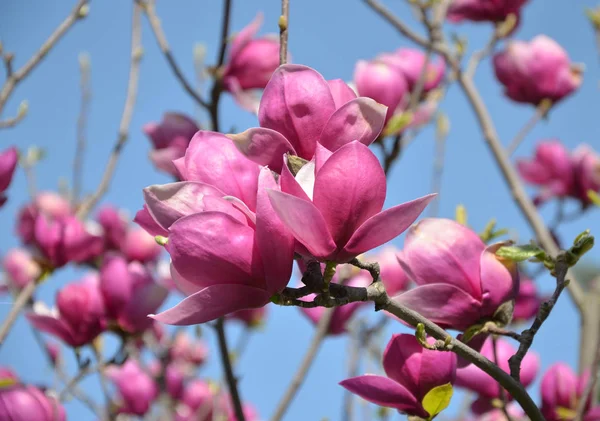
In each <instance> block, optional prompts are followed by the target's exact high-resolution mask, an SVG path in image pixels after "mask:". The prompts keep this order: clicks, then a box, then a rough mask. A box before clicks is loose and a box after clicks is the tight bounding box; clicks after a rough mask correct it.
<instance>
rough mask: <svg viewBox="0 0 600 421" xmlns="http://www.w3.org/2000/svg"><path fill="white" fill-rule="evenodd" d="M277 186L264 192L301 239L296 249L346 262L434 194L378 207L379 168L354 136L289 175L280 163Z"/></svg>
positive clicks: (400, 227) (411, 217) (393, 232)
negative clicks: (349, 140) (388, 207)
mask: <svg viewBox="0 0 600 421" xmlns="http://www.w3.org/2000/svg"><path fill="white" fill-rule="evenodd" d="M280 185H281V191H274V190H273V191H270V192H269V198H270V199H271V203H272V204H273V209H274V210H275V212H276V214H277V215H278V216H279V218H280V219H281V221H282V222H283V223H284V225H285V226H286V227H287V228H288V229H289V230H290V231H291V232H292V233H293V235H294V237H295V238H296V240H298V242H299V243H300V244H301V247H300V249H297V250H296V251H297V252H298V253H300V254H302V255H305V256H313V257H315V258H316V259H318V260H320V261H332V262H337V263H346V262H348V261H350V260H351V259H353V258H354V257H356V256H358V255H359V254H362V253H364V252H366V251H369V250H372V249H374V248H375V247H378V246H380V245H382V244H384V243H387V242H388V241H390V240H392V239H393V238H395V237H397V236H398V235H400V234H402V232H404V230H405V229H406V228H408V227H409V226H410V224H412V223H413V222H414V221H415V219H417V218H418V216H419V215H420V214H421V212H422V211H423V209H425V206H427V204H428V203H429V202H430V201H431V200H432V199H433V198H434V196H435V195H428V196H424V197H421V198H419V199H415V200H413V201H411V202H406V203H403V204H401V205H398V206H394V207H392V208H390V209H387V210H385V211H382V208H383V203H384V202H385V196H386V180H385V174H384V172H383V168H381V164H380V163H379V161H378V160H377V157H376V156H375V155H374V154H373V152H371V151H370V150H369V148H368V147H367V146H365V145H363V144H362V143H360V142H357V141H354V142H350V143H348V144H347V145H344V146H342V147H341V148H339V149H337V150H336V151H335V152H333V154H332V153H331V152H329V151H327V150H326V149H325V148H324V147H318V148H317V154H316V156H315V158H314V159H313V160H312V161H310V162H309V163H307V164H306V165H304V166H303V167H302V168H301V169H300V171H298V173H297V174H296V176H295V177H294V176H293V175H292V173H291V172H290V170H289V169H288V168H287V165H285V166H284V167H283V169H282V173H281V177H280Z"/></svg>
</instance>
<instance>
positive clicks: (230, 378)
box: [215, 317, 246, 421]
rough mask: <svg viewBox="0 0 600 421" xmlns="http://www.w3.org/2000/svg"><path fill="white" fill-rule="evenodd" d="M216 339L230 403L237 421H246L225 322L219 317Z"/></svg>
mask: <svg viewBox="0 0 600 421" xmlns="http://www.w3.org/2000/svg"><path fill="white" fill-rule="evenodd" d="M215 328H216V330H217V337H218V339H219V355H220V356H221V365H222V366H223V372H224V373H225V379H226V380H227V386H228V388H229V394H230V395H231V401H232V402H231V403H232V404H233V409H234V411H235V416H236V418H237V421H246V418H245V416H244V410H243V408H242V398H241V397H240V393H239V391H238V387H237V379H236V378H235V375H234V374H233V366H232V365H231V358H230V355H229V349H228V348H227V337H226V336H225V321H224V319H223V318H222V317H221V318H220V319H218V320H217V323H216V327H215Z"/></svg>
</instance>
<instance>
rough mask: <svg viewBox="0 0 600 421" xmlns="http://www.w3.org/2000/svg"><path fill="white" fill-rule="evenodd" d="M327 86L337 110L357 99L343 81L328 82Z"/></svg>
mask: <svg viewBox="0 0 600 421" xmlns="http://www.w3.org/2000/svg"><path fill="white" fill-rule="evenodd" d="M327 84H328V85H329V89H330V90H331V95H332V96H333V100H334V102H335V108H336V109H337V108H340V107H341V106H342V105H344V104H345V103H346V102H348V101H352V100H353V99H354V98H356V93H355V92H354V91H353V90H352V88H351V87H350V86H348V84H347V83H346V82H344V81H343V80H342V79H333V80H328V81H327Z"/></svg>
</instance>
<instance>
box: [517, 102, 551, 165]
mask: <svg viewBox="0 0 600 421" xmlns="http://www.w3.org/2000/svg"><path fill="white" fill-rule="evenodd" d="M551 107H552V102H550V101H542V102H541V103H540V104H539V105H538V106H537V108H536V109H535V114H534V115H533V116H531V118H530V119H529V121H528V122H527V123H525V125H524V126H523V128H522V129H521V130H519V132H518V133H517V135H516V136H515V137H514V139H513V140H512V141H511V142H510V143H509V145H508V148H507V149H506V154H507V155H508V156H512V154H513V153H515V151H516V150H517V148H518V147H519V145H521V143H522V142H523V140H525V138H526V137H527V135H528V134H529V132H531V130H533V128H534V127H535V125H536V124H537V123H538V122H539V121H540V120H541V119H543V118H545V117H546V116H547V115H548V111H550V108H551Z"/></svg>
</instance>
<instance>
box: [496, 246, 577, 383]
mask: <svg viewBox="0 0 600 421" xmlns="http://www.w3.org/2000/svg"><path fill="white" fill-rule="evenodd" d="M568 268H569V265H568V264H567V262H566V261H565V258H564V255H559V256H558V258H557V260H556V268H555V276H556V289H555V290H554V293H553V294H552V297H550V299H549V300H548V301H545V302H543V303H542V305H541V306H540V309H539V311H538V314H537V316H536V317H535V320H534V321H533V323H532V324H531V327H530V328H529V329H526V330H524V331H523V332H521V335H520V345H519V349H518V351H517V353H516V354H515V355H513V356H512V357H510V359H509V360H508V365H509V367H510V375H511V376H512V377H513V378H514V379H515V380H517V381H519V382H520V381H521V362H522V361H523V358H525V355H526V354H527V351H529V348H530V347H531V344H532V343H533V338H534V337H535V335H536V333H537V332H538V330H540V327H542V323H544V321H545V320H546V319H547V318H548V316H549V315H550V312H551V311H552V309H553V308H554V305H555V304H556V302H557V301H558V298H559V297H560V294H561V293H562V291H563V289H565V286H566V285H567V284H568V281H567V280H565V277H566V276H567V270H568Z"/></svg>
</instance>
